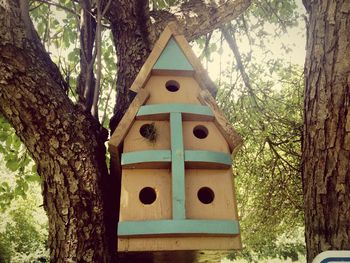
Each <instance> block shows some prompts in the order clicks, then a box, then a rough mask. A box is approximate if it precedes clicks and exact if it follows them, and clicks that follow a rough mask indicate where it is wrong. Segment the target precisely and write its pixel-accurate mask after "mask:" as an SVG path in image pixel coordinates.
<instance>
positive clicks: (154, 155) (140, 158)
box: [121, 150, 171, 165]
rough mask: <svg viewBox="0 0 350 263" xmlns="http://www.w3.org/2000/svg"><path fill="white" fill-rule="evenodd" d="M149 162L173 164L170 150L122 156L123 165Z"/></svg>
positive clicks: (140, 152) (130, 153)
mask: <svg viewBox="0 0 350 263" xmlns="http://www.w3.org/2000/svg"><path fill="white" fill-rule="evenodd" d="M147 162H171V152H170V151H169V150H150V151H138V152H128V153H123V154H122V161H121V163H122V165H127V164H133V163H147Z"/></svg>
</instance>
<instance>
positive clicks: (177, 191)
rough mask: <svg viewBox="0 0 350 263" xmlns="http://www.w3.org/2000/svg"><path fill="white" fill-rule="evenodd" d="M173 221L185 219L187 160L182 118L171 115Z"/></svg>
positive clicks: (179, 114)
mask: <svg viewBox="0 0 350 263" xmlns="http://www.w3.org/2000/svg"><path fill="white" fill-rule="evenodd" d="M170 131H171V132H170V136H171V160H172V162H171V172H172V199H173V202H172V203H173V219H185V217H186V213H185V160H184V145H183V135H182V116H181V113H179V112H172V113H170Z"/></svg>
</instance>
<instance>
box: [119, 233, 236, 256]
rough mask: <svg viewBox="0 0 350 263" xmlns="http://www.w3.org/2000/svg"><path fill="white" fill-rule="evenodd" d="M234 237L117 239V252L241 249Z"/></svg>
mask: <svg viewBox="0 0 350 263" xmlns="http://www.w3.org/2000/svg"><path fill="white" fill-rule="evenodd" d="M241 248H242V246H241V238H240V236H239V235H236V236H201V237H183V236H181V237H154V236H152V237H137V238H136V237H128V238H118V251H120V252H128V251H174V250H231V249H241Z"/></svg>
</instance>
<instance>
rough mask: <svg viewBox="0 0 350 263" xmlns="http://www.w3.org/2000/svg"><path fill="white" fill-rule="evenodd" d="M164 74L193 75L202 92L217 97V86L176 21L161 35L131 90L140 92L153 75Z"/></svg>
mask: <svg viewBox="0 0 350 263" xmlns="http://www.w3.org/2000/svg"><path fill="white" fill-rule="evenodd" d="M173 56H174V57H173ZM170 58H171V60H170V61H169V59H170ZM162 72H166V73H167V74H177V75H179V74H180V75H184V76H186V75H187V76H188V75H193V77H194V78H195V79H196V80H197V82H198V83H199V86H200V87H201V89H202V90H208V91H209V92H210V93H211V94H212V95H213V96H214V97H215V95H216V92H217V88H216V86H215V84H214V83H213V82H212V81H211V79H210V78H209V76H208V73H207V72H206V70H205V69H204V68H203V66H202V64H201V63H200V61H199V59H198V58H197V57H196V55H195V54H194V52H193V51H192V48H191V46H190V44H189V43H188V42H187V40H186V39H185V37H184V35H183V33H182V30H181V29H179V27H178V25H177V23H176V22H174V21H172V22H170V23H169V24H168V25H167V26H166V27H165V29H164V30H163V32H162V33H161V35H160V37H159V39H158V40H157V42H156V43H155V44H154V47H153V49H152V52H151V54H150V55H149V57H148V58H147V60H146V62H145V63H144V65H143V66H142V68H141V70H140V71H139V73H138V75H137V77H136V79H135V81H134V83H133V84H132V86H131V87H130V90H132V91H134V92H138V91H139V90H140V89H142V88H143V87H144V86H145V84H146V82H147V80H148V79H149V77H150V76H151V75H152V74H153V75H159V74H162Z"/></svg>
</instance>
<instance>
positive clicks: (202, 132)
mask: <svg viewBox="0 0 350 263" xmlns="http://www.w3.org/2000/svg"><path fill="white" fill-rule="evenodd" d="M208 133H209V131H208V129H207V128H206V127H204V126H203V125H197V126H196V127H194V128H193V135H194V136H196V137H197V138H198V139H204V138H206V137H207V136H208Z"/></svg>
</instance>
